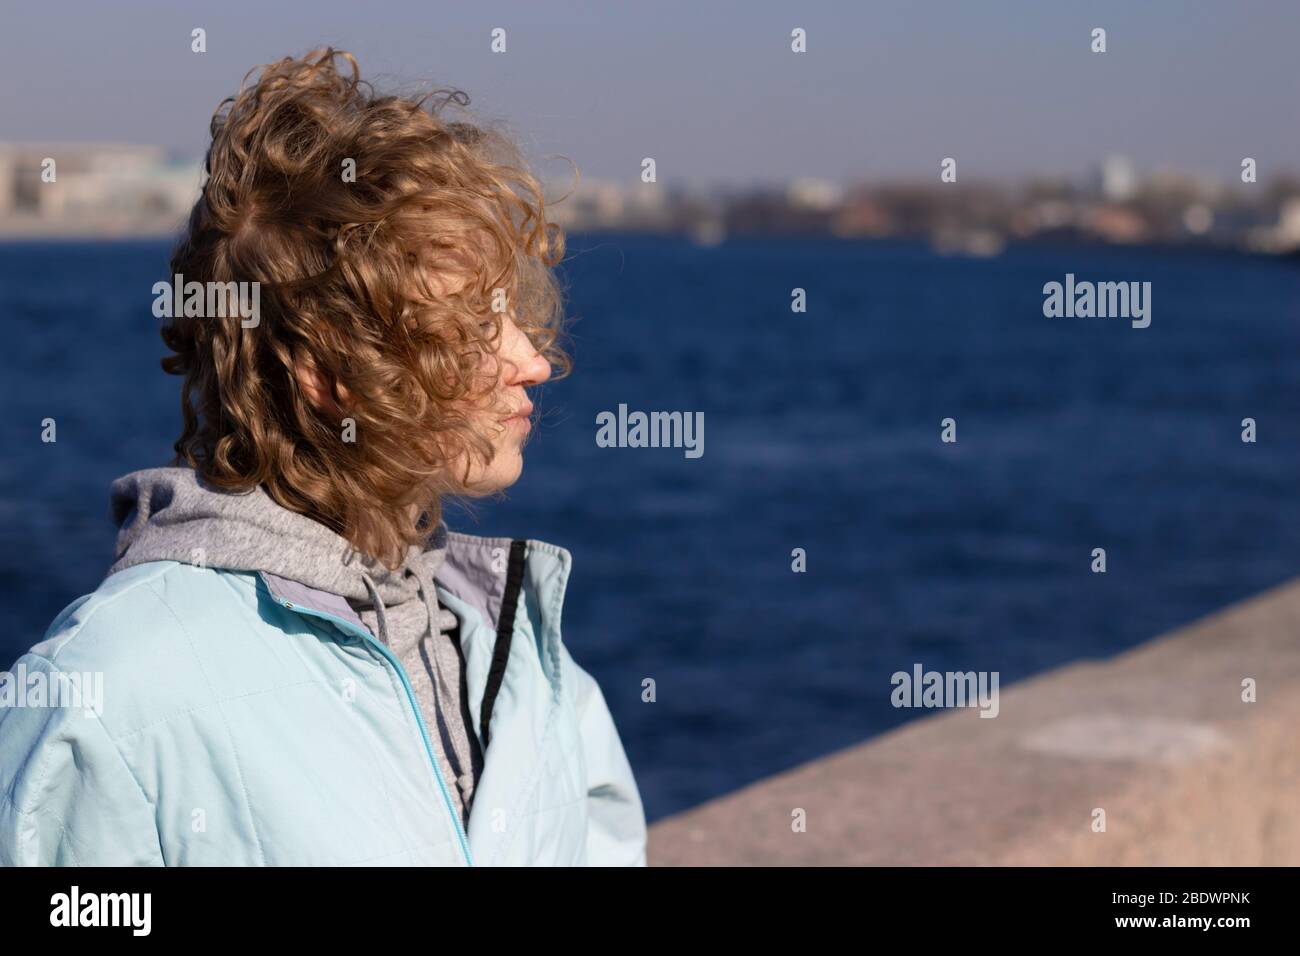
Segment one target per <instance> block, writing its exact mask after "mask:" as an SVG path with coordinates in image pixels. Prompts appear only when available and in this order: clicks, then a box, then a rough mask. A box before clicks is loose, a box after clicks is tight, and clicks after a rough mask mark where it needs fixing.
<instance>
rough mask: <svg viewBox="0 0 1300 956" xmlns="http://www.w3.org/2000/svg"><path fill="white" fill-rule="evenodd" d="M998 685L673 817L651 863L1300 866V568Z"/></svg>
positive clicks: (658, 834) (660, 830)
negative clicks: (1266, 586) (1124, 646)
mask: <svg viewBox="0 0 1300 956" xmlns="http://www.w3.org/2000/svg"><path fill="white" fill-rule="evenodd" d="M1248 677H1249V678H1254V679H1255V681H1256V682H1257V695H1258V697H1257V701H1256V702H1255V703H1246V702H1243V700H1242V681H1243V679H1245V678H1248ZM888 690H889V688H885V689H884V690H883V691H882V693H883V692H887V691H888ZM1000 699H1001V706H1000V712H999V714H998V716H997V717H995V718H992V719H989V718H981V717H980V716H979V712H978V710H974V709H972V710H947V711H938V712H936V713H935V714H934V715H932V716H929V717H925V718H922V719H920V720H917V721H914V722H912V723H910V724H908V725H906V726H904V727H901V728H899V729H897V730H894V731H891V732H889V733H887V734H884V735H882V736H880V737H877V738H874V739H872V740H871V741H869V742H867V743H864V744H861V745H859V746H856V747H851V748H848V749H846V750H842V751H839V752H837V753H834V754H831V755H828V756H826V757H824V758H822V759H819V760H814V761H812V762H810V763H807V764H804V765H802V766H799V767H796V768H793V769H791V770H790V771H788V772H785V773H782V774H779V775H776V776H774V777H770V778H768V779H766V780H762V781H759V782H757V783H755V784H753V785H751V786H748V787H745V788H743V789H741V790H739V791H736V792H735V793H732V794H728V795H726V796H724V797H721V798H719V799H717V800H713V801H710V802H709V803H706V804H703V805H702V806H700V807H696V808H694V809H692V810H689V811H686V812H684V813H680V814H677V815H676V816H673V817H669V818H666V819H664V820H661V821H659V822H657V823H656V824H655V825H654V826H652V827H651V830H650V842H649V853H648V855H649V862H650V864H651V865H659V866H664V865H799V866H804V865H835V864H850V865H872V864H900V865H1020V864H1040V865H1172V866H1184V865H1186V866H1194V865H1208V864H1220V865H1292V866H1294V865H1298V864H1300V582H1291V583H1289V584H1286V585H1283V586H1281V587H1278V588H1275V589H1273V590H1271V591H1268V592H1266V593H1264V594H1262V595H1260V596H1258V597H1256V598H1253V599H1251V600H1249V601H1247V602H1244V603H1242V604H1238V605H1234V606H1232V607H1230V608H1227V609H1225V610H1223V611H1221V612H1219V613H1217V614H1214V615H1212V616H1210V617H1208V618H1205V619H1202V620H1201V621H1198V622H1196V623H1195V624H1192V625H1190V626H1188V627H1185V628H1182V629H1180V630H1178V631H1174V632H1172V633H1171V634H1169V635H1166V636H1164V637H1162V638H1158V639H1156V640H1152V641H1150V642H1148V643H1146V644H1143V645H1141V646H1139V647H1137V648H1135V649H1133V650H1131V651H1129V652H1127V653H1124V654H1122V655H1119V656H1117V657H1115V658H1112V659H1109V660H1106V661H1102V662H1082V663H1077V664H1073V665H1070V666H1067V667H1064V668H1061V669H1059V670H1056V671H1052V672H1049V673H1046V674H1043V675H1040V676H1038V677H1035V678H1033V679H1031V680H1028V681H1025V682H1022V683H1019V684H1015V685H1013V686H1011V687H1005V688H1003V690H1002V693H1001V695H1000ZM796 808H802V809H803V810H804V811H806V820H807V830H806V832H794V830H793V829H792V826H791V821H792V813H793V812H794V811H795V810H796ZM1098 808H1100V809H1102V810H1104V811H1105V815H1106V820H1105V822H1106V830H1105V832H1094V829H1093V820H1094V810H1095V809H1098Z"/></svg>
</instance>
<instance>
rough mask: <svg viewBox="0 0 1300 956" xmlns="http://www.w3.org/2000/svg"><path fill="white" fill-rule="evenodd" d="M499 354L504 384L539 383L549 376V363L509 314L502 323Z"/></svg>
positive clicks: (526, 384)
mask: <svg viewBox="0 0 1300 956" xmlns="http://www.w3.org/2000/svg"><path fill="white" fill-rule="evenodd" d="M500 355H501V359H502V362H503V364H504V366H505V368H504V370H503V374H504V382H505V384H506V385H522V386H524V387H527V386H530V385H540V384H542V382H545V381H546V380H547V379H548V378H550V377H551V363H550V362H548V361H547V360H546V359H545V358H544V357H543V356H542V354H541V353H540V352H538V351H537V349H535V348H533V343H532V342H531V341H530V340H529V338H528V336H526V335H524V333H523V331H522V330H520V328H519V326H517V325H515V321H514V319H513V318H510V317H509V316H507V317H506V319H505V322H504V323H503V328H502V340H501V352H500Z"/></svg>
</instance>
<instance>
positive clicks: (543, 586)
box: [258, 531, 572, 643]
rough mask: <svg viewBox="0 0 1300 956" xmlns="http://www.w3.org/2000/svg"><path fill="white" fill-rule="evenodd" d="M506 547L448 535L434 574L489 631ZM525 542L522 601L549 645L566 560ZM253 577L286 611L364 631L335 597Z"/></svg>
mask: <svg viewBox="0 0 1300 956" xmlns="http://www.w3.org/2000/svg"><path fill="white" fill-rule="evenodd" d="M512 543H513V539H511V538H489V537H481V536H479V535H471V534H461V533H460V532H455V531H453V532H449V533H448V534H447V556H446V558H445V559H444V561H443V563H442V566H441V567H440V568H439V569H438V572H437V574H435V575H434V582H435V583H436V585H437V586H438V588H439V589H441V590H442V591H443V592H444V593H447V594H451V595H452V596H454V597H455V598H457V599H458V600H459V601H460V602H462V603H463V604H464V605H467V606H468V607H471V608H473V609H474V610H476V611H478V612H479V614H480V615H481V616H482V619H483V623H484V624H486V625H487V627H488V628H490V629H491V630H492V631H493V632H495V631H496V630H497V628H498V626H499V623H500V620H501V612H502V607H501V603H502V598H503V596H504V595H505V590H506V571H507V568H508V561H509V556H510V546H511V544H512ZM525 544H526V552H525V554H526V559H525V573H524V587H525V590H526V593H530V594H531V595H532V598H533V599H532V600H530V601H528V606H529V610H530V613H532V614H534V615H535V616H536V618H537V620H536V621H535V625H537V626H538V627H539V630H538V637H539V638H541V639H542V640H544V641H546V642H548V643H549V642H550V641H551V640H558V639H559V634H560V614H561V611H562V609H563V605H564V593H565V590H566V589H567V586H568V580H569V570H570V567H571V565H572V556H571V555H570V554H569V552H568V550H566V549H565V548H561V547H559V546H557V545H553V544H548V543H547V542H545V541H537V540H533V539H529V540H527V541H526V542H525ZM258 575H259V576H260V577H261V579H262V582H263V584H265V585H266V588H267V590H268V591H270V592H271V594H272V596H274V597H275V598H276V599H277V600H279V601H281V602H283V603H287V604H288V605H289V606H290V607H291V608H294V607H296V608H302V609H306V610H309V611H315V612H316V613H318V614H325V615H329V616H332V617H339V618H342V619H343V620H345V621H347V622H348V623H350V624H354V625H356V626H357V627H360V628H362V629H363V630H364V629H365V627H366V626H365V624H364V623H363V622H362V620H361V618H360V616H358V615H357V613H356V612H355V611H354V610H352V606H351V605H350V604H348V602H347V600H346V599H345V598H343V597H342V596H341V595H338V594H334V593H332V592H330V591H323V590H321V589H319V588H313V587H308V586H307V585H305V584H302V583H300V582H298V581H293V580H291V579H289V578H284V577H280V576H279V575H276V574H272V573H271V572H269V571H259V572H258Z"/></svg>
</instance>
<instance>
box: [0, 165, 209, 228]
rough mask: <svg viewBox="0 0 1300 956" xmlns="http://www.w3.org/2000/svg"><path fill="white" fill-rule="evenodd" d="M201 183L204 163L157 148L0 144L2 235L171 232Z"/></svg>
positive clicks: (186, 211)
mask: <svg viewBox="0 0 1300 956" xmlns="http://www.w3.org/2000/svg"><path fill="white" fill-rule="evenodd" d="M201 182H202V164H201V163H199V162H181V161H174V160H171V159H169V158H168V156H167V153H166V151H165V150H163V149H162V148H161V147H158V146H148V145H130V144H118V143H30V144H16V143H0V235H8V236H112V235H130V236H144V235H165V234H170V233H172V232H174V231H175V230H176V228H177V227H178V226H179V225H180V224H181V223H182V222H183V221H184V218H185V216H186V215H187V214H188V213H189V210H190V209H191V207H192V206H193V205H194V202H195V200H197V199H198V197H199V190H200V184H201Z"/></svg>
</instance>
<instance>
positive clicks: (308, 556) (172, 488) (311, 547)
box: [108, 468, 483, 824]
mask: <svg viewBox="0 0 1300 956" xmlns="http://www.w3.org/2000/svg"><path fill="white" fill-rule="evenodd" d="M112 504H113V520H114V521H115V523H116V524H117V526H118V529H119V530H118V536H117V552H116V555H117V556H116V560H115V561H114V563H113V565H112V567H110V568H109V569H108V573H109V574H113V573H115V572H117V571H121V570H123V569H125V568H129V567H131V566H133V565H136V564H142V563H144V562H146V561H180V562H182V563H184V564H194V565H200V566H204V567H210V568H223V569H227V570H232V571H265V572H268V573H270V574H274V575H276V576H277V577H281V578H287V579H289V580H291V581H297V582H299V583H300V584H305V585H306V586H308V587H311V588H319V589H320V590H323V591H329V592H331V593H333V594H337V595H339V596H341V597H343V598H344V599H346V600H347V602H348V604H349V605H350V606H351V607H352V609H353V610H354V611H356V612H357V615H358V616H359V617H360V618H361V620H362V621H363V622H364V623H365V625H366V626H367V627H368V628H369V629H370V632H371V633H372V634H374V635H375V637H377V638H378V639H379V640H380V641H382V642H383V643H384V644H386V645H387V646H388V648H389V650H390V651H392V652H393V654H394V656H396V657H397V659H398V660H399V661H401V664H402V667H403V668H404V669H405V670H406V673H407V676H408V677H409V679H410V681H411V687H412V689H413V690H414V691H415V696H416V699H417V701H418V703H419V706H420V711H421V713H422V715H423V717H424V722H425V725H426V726H427V727H428V728H429V738H430V743H431V744H432V745H433V749H434V753H435V755H436V756H437V759H438V763H439V766H440V767H441V769H442V774H443V778H444V779H445V780H446V781H447V784H448V786H447V789H448V790H449V791H450V792H451V795H452V798H453V800H455V802H456V804H457V809H458V811H459V812H460V814H461V821H462V823H466V824H467V823H468V817H469V809H470V806H471V802H472V800H473V791H474V785H475V783H476V782H477V781H478V778H479V776H480V774H481V773H482V768H483V756H482V752H481V750H480V747H479V743H478V740H477V739H476V738H475V736H474V733H473V731H472V730H471V729H469V728H472V727H473V724H472V722H471V718H470V711H469V699H468V696H467V693H466V690H465V680H464V659H463V657H462V656H461V650H460V641H459V630H458V624H459V622H458V621H457V620H456V616H455V615H454V614H452V613H451V611H449V610H447V609H445V608H443V607H441V606H440V605H439V604H438V598H437V594H436V591H435V589H434V585H433V576H434V574H435V573H436V572H437V570H438V568H439V567H440V566H441V564H442V560H443V558H444V557H445V556H446V534H447V529H446V526H445V525H441V524H440V525H439V526H438V528H437V529H436V530H435V531H434V532H433V534H432V535H431V539H430V541H429V542H428V543H427V544H426V545H425V546H423V547H421V546H419V545H413V546H412V547H411V548H410V549H409V551H408V552H407V556H406V559H405V561H404V562H403V564H402V566H401V567H399V568H398V569H396V570H395V571H390V570H389V569H387V568H386V567H384V566H383V565H382V564H380V563H378V562H375V561H372V560H370V559H368V558H366V557H364V556H363V555H362V554H360V553H359V552H357V551H356V550H355V549H354V548H353V547H352V546H351V544H349V543H348V541H347V539H345V538H343V537H342V536H341V535H338V534H336V533H335V532H334V531H332V530H330V529H329V528H327V527H326V526H325V525H323V524H321V523H320V522H318V521H315V520H313V519H311V518H308V517H306V516H305V515H300V514H297V513H296V512H293V511H289V510H288V509H287V508H284V507H282V506H281V505H279V504H277V503H276V502H275V501H273V500H272V499H271V497H270V495H268V494H267V493H266V492H265V491H264V490H263V489H262V488H260V487H259V488H257V489H256V490H254V491H251V492H248V493H246V494H232V493H229V492H224V491H219V490H217V489H214V488H211V487H209V486H207V485H205V484H204V483H202V481H201V480H200V479H199V478H198V476H197V475H196V474H195V472H194V471H193V470H192V469H190V468H148V469H145V470H143V471H136V472H132V473H131V474H128V475H124V476H123V477H121V478H119V479H118V480H117V481H115V482H113V486H112Z"/></svg>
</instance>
